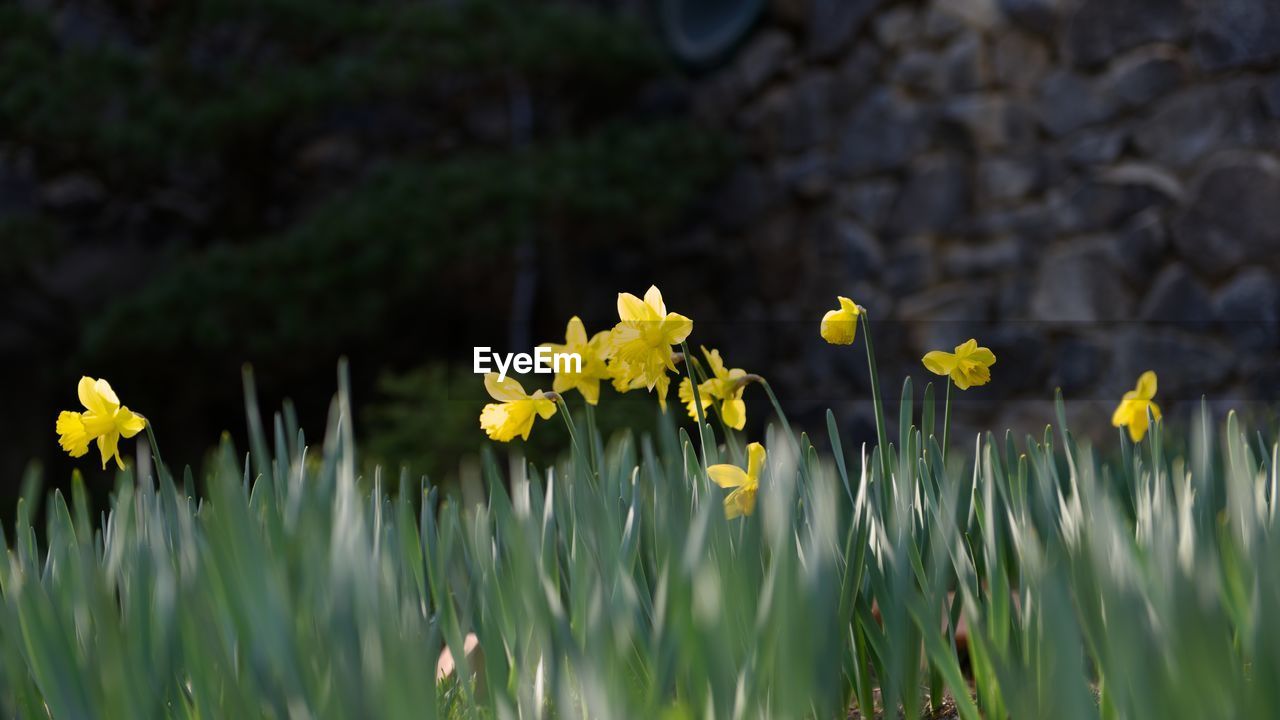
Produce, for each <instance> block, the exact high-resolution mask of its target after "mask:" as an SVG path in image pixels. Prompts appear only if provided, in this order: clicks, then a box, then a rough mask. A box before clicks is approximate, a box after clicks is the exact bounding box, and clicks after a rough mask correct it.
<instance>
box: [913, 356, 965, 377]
mask: <svg viewBox="0 0 1280 720" xmlns="http://www.w3.org/2000/svg"><path fill="white" fill-rule="evenodd" d="M922 362H924V367H925V369H926V370H928V371H929V372H931V373H933V374H934V375H949V374H951V371H952V370H955V369H956V366H957V365H959V364H960V361H959V360H958V359H957V358H956V356H955V355H952V354H951V353H949V352H943V351H941V350H934V351H933V352H931V353H928V354H926V355H925V356H924V358H923V360H922Z"/></svg>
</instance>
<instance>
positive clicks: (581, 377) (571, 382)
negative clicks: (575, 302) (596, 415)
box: [542, 315, 610, 405]
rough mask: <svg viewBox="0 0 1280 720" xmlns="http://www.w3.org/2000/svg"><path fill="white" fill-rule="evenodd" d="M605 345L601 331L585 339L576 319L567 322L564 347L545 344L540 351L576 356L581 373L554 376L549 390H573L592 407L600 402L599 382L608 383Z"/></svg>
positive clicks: (604, 336) (604, 335)
mask: <svg viewBox="0 0 1280 720" xmlns="http://www.w3.org/2000/svg"><path fill="white" fill-rule="evenodd" d="M608 343H609V331H608V330H605V331H601V332H598V333H596V334H595V335H593V336H591V339H590V340H588V339H587V330H586V328H585V327H583V325H582V320H580V319H578V316H576V315H575V316H573V317H571V318H569V326H568V327H567V328H565V331H564V344H563V345H556V344H553V343H546V344H544V345H543V346H542V347H545V348H547V349H549V350H550V351H551V352H552V353H577V355H578V356H579V357H581V358H582V372H557V373H556V379H555V380H554V381H553V382H552V384H551V389H552V390H554V391H555V392H557V393H560V394H564V393H566V392H568V391H570V390H577V391H578V392H580V393H582V397H583V398H585V399H586V401H587V402H588V403H590V404H592V405H595V404H596V403H598V402H599V401H600V381H601V380H609V379H610V373H609V369H608V368H607V367H606V366H605V355H606V354H607V350H608V347H607V346H608Z"/></svg>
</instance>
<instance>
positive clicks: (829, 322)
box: [819, 296, 862, 345]
mask: <svg viewBox="0 0 1280 720" xmlns="http://www.w3.org/2000/svg"><path fill="white" fill-rule="evenodd" d="M836 299H837V300H839V301H840V308H839V309H838V310H828V311H827V314H826V315H823V316H822V325H821V327H820V328H819V332H820V333H821V334H822V339H823V340H826V341H827V342H829V343H831V344H832V345H852V344H853V339H854V337H856V336H857V334H858V316H859V315H861V314H862V308H861V307H859V306H858V304H857V303H855V302H854V301H852V300H850V299H849V298H847V297H843V296H841V297H837V298H836Z"/></svg>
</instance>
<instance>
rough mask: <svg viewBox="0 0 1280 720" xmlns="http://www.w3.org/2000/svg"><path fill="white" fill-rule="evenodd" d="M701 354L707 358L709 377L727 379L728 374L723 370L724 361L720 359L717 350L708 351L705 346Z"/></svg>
mask: <svg viewBox="0 0 1280 720" xmlns="http://www.w3.org/2000/svg"><path fill="white" fill-rule="evenodd" d="M702 354H703V355H704V356H705V357H706V358H707V365H708V366H709V367H710V368H711V376H712V377H717V378H727V377H729V372H728V371H727V370H725V369H724V360H721V359H720V351H719V350H714V349H713V350H708V349H707V348H706V347H705V346H704V347H703V348H702Z"/></svg>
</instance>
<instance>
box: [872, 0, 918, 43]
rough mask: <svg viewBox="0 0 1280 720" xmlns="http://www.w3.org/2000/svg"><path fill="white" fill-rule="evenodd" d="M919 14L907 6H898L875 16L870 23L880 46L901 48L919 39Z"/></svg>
mask: <svg viewBox="0 0 1280 720" xmlns="http://www.w3.org/2000/svg"><path fill="white" fill-rule="evenodd" d="M920 25H921V18H920V13H919V12H917V11H916V10H915V8H912V7H910V6H908V5H898V6H895V7H891V8H889V9H888V10H885V11H884V12H882V13H879V14H877V15H876V17H875V20H873V21H872V27H873V28H874V29H875V34H876V39H877V40H879V41H880V44H881V45H883V46H885V47H889V48H896V47H902V46H905V45H907V44H908V43H911V42H913V41H915V40H916V39H917V38H919V37H920V31H921V27H920Z"/></svg>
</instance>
